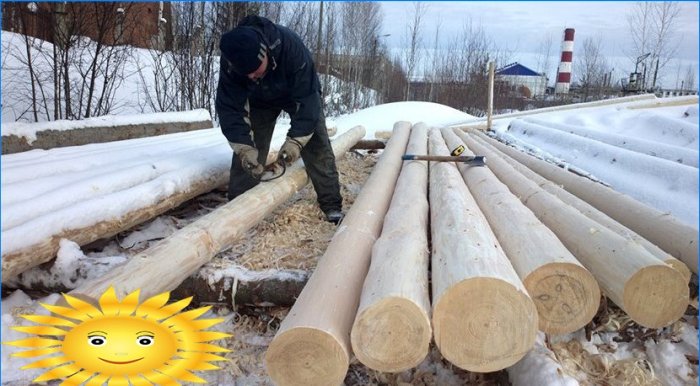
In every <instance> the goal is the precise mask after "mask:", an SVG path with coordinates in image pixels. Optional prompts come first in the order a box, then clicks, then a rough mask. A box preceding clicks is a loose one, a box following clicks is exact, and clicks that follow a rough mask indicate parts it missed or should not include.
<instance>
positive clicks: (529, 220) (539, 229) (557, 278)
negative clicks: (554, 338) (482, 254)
mask: <svg viewBox="0 0 700 386" xmlns="http://www.w3.org/2000/svg"><path fill="white" fill-rule="evenodd" d="M442 135H443V137H444V138H445V142H447V145H448V147H449V148H450V149H454V148H456V147H457V146H459V145H463V141H462V140H461V139H460V138H459V137H457V135H456V134H455V133H454V132H453V131H452V129H449V128H445V129H443V130H442ZM462 154H463V155H474V154H473V153H472V152H471V151H469V150H465V152H464V153H462ZM488 159H489V158H488V157H487V160H488ZM457 166H458V167H459V169H460V171H461V172H462V177H463V178H464V181H465V182H466V183H467V186H468V187H469V190H470V191H471V193H472V195H473V196H474V199H475V200H476V202H477V204H478V205H479V208H480V209H481V211H482V212H483V213H484V215H485V216H486V219H487V220H488V222H489V224H490V225H491V229H493V232H494V233H495V234H496V237H497V238H498V241H499V242H500V244H501V246H502V247H503V250H504V251H505V253H506V255H507V256H508V258H509V259H510V261H511V263H512V264H513V267H514V268H515V271H516V272H517V273H518V275H519V276H520V279H521V280H522V281H523V283H524V284H525V288H527V291H528V293H529V294H530V296H531V297H532V300H533V301H534V302H535V306H537V312H538V315H539V329H540V330H542V331H544V332H546V333H548V334H554V335H560V334H568V333H570V332H573V331H576V330H578V329H580V328H581V327H583V326H585V325H586V324H588V322H590V321H591V320H592V319H593V316H595V314H596V312H597V311H598V306H599V305H600V289H599V288H598V283H597V282H596V280H595V278H594V277H593V275H592V274H591V273H590V272H588V270H587V269H586V268H584V267H583V266H582V265H581V263H579V262H578V260H576V258H575V257H574V256H573V255H572V254H571V252H569V250H567V249H566V247H564V245H562V243H561V241H559V239H558V238H557V236H556V235H554V233H553V232H552V231H551V230H550V229H549V228H547V227H546V226H545V225H544V224H542V222H540V221H539V220H538V219H537V217H536V216H535V215H534V214H533V213H532V212H531V211H530V210H529V209H528V208H527V207H525V205H523V203H521V202H520V200H519V199H518V198H517V197H515V196H514V195H513V194H512V193H511V192H510V191H509V190H508V187H507V186H506V185H504V184H503V183H502V182H501V181H499V180H498V178H496V176H495V175H494V174H493V172H491V171H490V170H489V169H488V167H469V166H467V165H460V164H459V163H458V164H457Z"/></svg>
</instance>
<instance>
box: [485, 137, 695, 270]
mask: <svg viewBox="0 0 700 386" xmlns="http://www.w3.org/2000/svg"><path fill="white" fill-rule="evenodd" d="M475 133H476V132H475ZM477 134H478V135H479V136H480V138H482V139H484V140H485V141H486V142H488V143H489V144H491V145H493V146H494V147H496V148H498V149H499V150H501V151H502V152H504V153H506V154H508V155H509V156H511V157H513V158H514V159H515V160H517V161H518V162H520V163H522V164H523V165H525V166H527V167H528V168H530V169H532V170H533V171H534V172H536V173H538V174H539V175H541V176H542V177H544V178H546V179H548V180H550V181H552V182H554V183H557V184H559V185H561V186H562V187H563V188H564V189H566V190H567V191H569V192H571V193H573V194H574V195H576V196H578V197H579V198H581V199H583V200H584V201H586V202H588V203H589V204H591V205H593V206H594V207H596V208H597V209H599V210H600V211H602V212H603V213H605V214H607V215H608V216H610V217H612V218H613V219H615V220H616V221H618V222H619V223H620V224H622V225H624V226H626V227H627V228H629V229H631V230H633V231H634V232H636V233H637V234H639V235H640V236H642V237H644V238H645V239H647V240H649V241H651V242H652V243H654V244H656V245H658V246H659V247H660V248H661V249H663V250H664V251H666V252H668V253H670V254H671V255H672V256H674V257H676V258H678V259H680V260H681V261H683V262H684V263H685V264H686V265H688V268H690V269H691V270H692V271H693V272H695V273H698V230H697V229H694V228H693V227H691V226H688V225H686V224H684V223H682V222H681V221H679V220H678V219H677V218H675V217H673V216H671V215H669V214H668V213H663V212H661V211H658V210H656V209H654V208H651V207H649V206H647V205H644V204H642V203H641V202H639V201H637V200H635V199H633V198H631V197H629V196H627V195H625V194H622V193H620V192H616V191H614V190H613V189H610V188H608V187H605V186H603V185H601V184H597V183H595V182H592V181H590V180H588V179H586V178H581V177H579V176H577V175H574V174H572V173H569V172H567V171H566V170H564V169H562V168H559V167H556V166H553V165H551V164H549V163H547V162H545V161H542V160H539V159H537V158H535V157H532V156H529V155H527V154H525V153H523V152H521V151H518V150H516V149H514V148H512V147H509V146H506V145H504V144H502V143H500V142H498V141H496V140H494V139H492V138H490V137H488V136H487V135H485V134H480V133H477Z"/></svg>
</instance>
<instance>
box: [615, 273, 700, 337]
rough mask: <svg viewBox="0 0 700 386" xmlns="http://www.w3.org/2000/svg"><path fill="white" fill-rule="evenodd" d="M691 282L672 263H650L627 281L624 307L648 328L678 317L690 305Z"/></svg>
mask: <svg viewBox="0 0 700 386" xmlns="http://www.w3.org/2000/svg"><path fill="white" fill-rule="evenodd" d="M688 292H689V291H688V284H687V283H686V282H685V280H684V278H683V275H682V274H681V273H680V272H678V271H676V270H675V269H673V268H672V267H670V266H668V265H661V264H659V265H650V266H647V267H645V268H642V269H640V270H639V271H637V272H636V273H635V274H634V275H632V277H631V278H630V279H629V280H627V282H626V283H625V289H624V293H623V303H624V307H623V308H624V310H625V312H626V313H627V315H629V317H630V318H632V320H634V321H635V322H637V323H639V324H641V325H642V326H644V327H648V328H661V327H664V326H668V325H669V324H671V323H673V322H675V321H677V320H678V319H680V318H681V316H683V313H684V312H685V310H686V308H687V307H688Z"/></svg>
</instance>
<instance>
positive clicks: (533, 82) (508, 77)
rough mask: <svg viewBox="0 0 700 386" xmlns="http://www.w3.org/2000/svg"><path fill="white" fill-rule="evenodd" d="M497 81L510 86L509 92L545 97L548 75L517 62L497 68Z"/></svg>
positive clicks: (526, 96)
mask: <svg viewBox="0 0 700 386" xmlns="http://www.w3.org/2000/svg"><path fill="white" fill-rule="evenodd" d="M496 83H497V84H500V85H501V87H504V86H505V87H509V88H510V92H509V94H519V95H520V96H523V97H525V98H538V97H543V96H544V94H545V92H546V90H547V77H546V76H545V75H544V74H540V73H539V72H535V71H533V70H531V69H529V68H527V67H525V66H523V65H522V64H520V63H518V62H515V63H511V64H509V65H507V66H505V67H502V68H500V69H498V70H496Z"/></svg>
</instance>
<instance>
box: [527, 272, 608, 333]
mask: <svg viewBox="0 0 700 386" xmlns="http://www.w3.org/2000/svg"><path fill="white" fill-rule="evenodd" d="M524 284H525V288H527V291H528V293H529V294H530V297H531V298H532V301H534V302H535V306H536V307H537V313H538V315H539V329H540V330H542V331H543V332H545V333H547V334H552V335H561V334H568V333H571V332H574V331H576V330H578V329H580V328H581V327H583V326H585V325H586V324H587V323H588V322H590V321H591V320H592V319H593V317H594V316H595V314H596V312H597V311H598V306H599V305H600V288H599V287H598V282H597V281H596V280H595V277H593V275H592V274H591V273H590V272H589V271H588V270H587V269H585V268H584V267H582V266H580V265H578V264H573V263H551V264H546V265H543V266H541V267H539V268H538V269H536V270H534V271H533V272H532V273H530V274H529V275H528V276H527V277H526V278H525V280H524Z"/></svg>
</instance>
